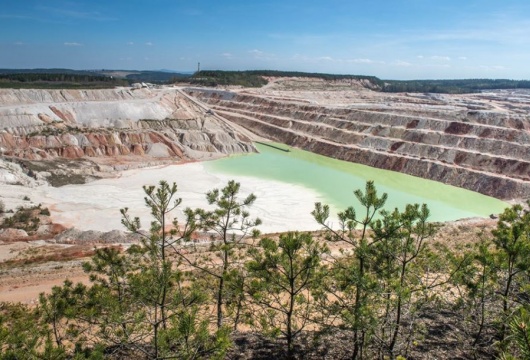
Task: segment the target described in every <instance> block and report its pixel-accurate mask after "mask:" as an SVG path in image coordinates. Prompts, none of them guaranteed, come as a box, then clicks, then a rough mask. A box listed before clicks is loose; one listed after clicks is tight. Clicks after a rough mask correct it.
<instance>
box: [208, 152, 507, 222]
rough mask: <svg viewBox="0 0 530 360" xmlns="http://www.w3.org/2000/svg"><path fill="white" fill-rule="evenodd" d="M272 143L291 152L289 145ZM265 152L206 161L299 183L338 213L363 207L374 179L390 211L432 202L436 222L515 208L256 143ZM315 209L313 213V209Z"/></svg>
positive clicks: (212, 167) (233, 171)
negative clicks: (361, 194) (361, 197)
mask: <svg viewBox="0 0 530 360" xmlns="http://www.w3.org/2000/svg"><path fill="white" fill-rule="evenodd" d="M271 145H274V146H278V147H281V148H283V149H288V146H287V145H283V144H275V143H271ZM256 147H257V149H258V150H259V151H260V153H259V154H250V155H237V156H231V157H228V158H223V159H219V160H215V161H210V162H205V163H204V164H205V166H206V168H207V170H208V171H211V172H219V173H223V174H227V175H242V176H251V177H256V178H261V179H270V180H275V181H281V182H285V183H290V184H296V185H300V186H303V187H306V188H308V189H311V190H313V191H315V192H317V193H318V194H320V195H321V196H322V197H323V198H324V199H326V200H325V201H323V202H325V203H327V204H329V205H330V206H331V207H332V209H333V210H334V211H337V210H344V209H345V208H347V207H348V206H354V207H355V208H356V209H359V207H358V204H357V202H356V198H355V195H354V194H353V191H354V190H356V189H363V190H364V187H365V184H366V181H367V180H373V181H374V183H375V185H376V187H377V190H378V192H379V193H383V192H386V193H388V200H387V203H386V205H385V208H386V209H389V210H391V209H394V208H396V207H397V208H399V209H404V207H405V205H406V204H413V203H418V204H423V203H425V204H427V205H428V207H429V209H430V210H431V217H430V219H431V221H450V220H457V219H462V218H467V217H476V216H481V217H485V216H488V215H489V214H496V213H500V212H502V211H503V209H504V208H506V207H508V206H509V205H508V204H507V203H505V202H503V201H501V200H498V199H495V198H492V197H489V196H485V195H482V194H479V193H476V192H473V191H469V190H464V189H461V188H457V187H454V186H449V185H444V184H442V183H439V182H436V181H431V180H425V179H421V178H417V177H414V176H410V175H405V174H401V173H397V172H393V171H387V170H381V169H376V168H372V167H369V166H365V165H359V164H354V163H350V162H346V161H340V160H336V159H332V158H328V157H325V156H321V155H317V154H313V153H311V152H308V151H303V150H299V149H295V148H290V151H289V152H285V151H281V150H278V149H276V148H273V147H271V146H267V145H262V144H256ZM309 211H310V210H309Z"/></svg>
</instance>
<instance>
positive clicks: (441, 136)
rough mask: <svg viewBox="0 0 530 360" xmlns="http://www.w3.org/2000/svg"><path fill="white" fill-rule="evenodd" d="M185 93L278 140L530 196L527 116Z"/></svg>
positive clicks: (506, 194)
mask: <svg viewBox="0 0 530 360" xmlns="http://www.w3.org/2000/svg"><path fill="white" fill-rule="evenodd" d="M188 93H189V94H190V95H191V96H194V97H196V98H197V99H199V100H201V101H202V102H204V103H206V104H208V105H209V106H211V108H212V109H213V110H214V111H215V112H216V113H217V114H219V115H221V116H222V117H224V118H226V119H228V120H230V121H232V122H234V123H236V124H238V125H241V126H243V127H245V128H246V129H248V130H250V131H252V132H254V133H256V134H257V135H260V136H263V137H266V138H269V139H271V140H274V141H278V142H282V143H286V144H288V145H291V146H295V147H298V148H301V149H304V150H308V151H312V152H315V153H318V154H322V155H326V156H330V157H333V158H336V159H340V160H346V161H350V162H355V163H360V164H364V165H369V166H373V167H377V168H381V169H386V170H393V171H399V172H402V173H405V174H409V175H413V176H418V177H422V178H426V179H430V180H435V181H440V182H443V183H445V184H449V185H454V186H458V187H462V188H465V189H469V190H473V191H477V192H480V193H482V194H485V195H489V196H493V197H496V198H499V199H503V200H509V199H515V198H517V199H520V198H528V197H530V162H529V161H528V160H529V159H530V146H529V145H530V131H529V127H530V124H529V122H528V119H526V118H524V117H521V118H517V117H513V116H512V117H504V118H503V117H502V116H500V115H499V114H496V113H487V112H483V113H481V112H480V111H470V112H469V113H467V114H466V113H465V112H463V111H455V112H453V114H458V117H456V118H454V117H451V116H449V115H448V114H447V113H440V110H439V109H434V110H432V111H429V110H424V111H423V112H422V116H412V115H408V114H403V113H392V112H389V111H375V110H373V109H371V110H359V109H347V108H331V107H325V106H317V105H307V104H300V103H289V102H286V101H281V100H271V99H268V98H265V97H261V96H253V95H249V94H242V95H239V94H236V93H230V92H227V91H223V92H216V91H201V90H197V89H193V90H188ZM426 115H428V116H426ZM435 116H436V117H435Z"/></svg>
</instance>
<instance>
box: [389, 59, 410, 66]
mask: <svg viewBox="0 0 530 360" xmlns="http://www.w3.org/2000/svg"><path fill="white" fill-rule="evenodd" d="M391 65H394V66H404V67H406V66H412V64H411V63H409V62H406V61H402V60H396V61H394V62H393V63H391Z"/></svg>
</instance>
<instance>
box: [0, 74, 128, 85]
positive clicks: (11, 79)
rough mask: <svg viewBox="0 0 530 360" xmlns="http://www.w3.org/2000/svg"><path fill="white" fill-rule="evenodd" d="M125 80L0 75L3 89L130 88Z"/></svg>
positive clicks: (81, 75) (88, 77) (66, 76)
mask: <svg viewBox="0 0 530 360" xmlns="http://www.w3.org/2000/svg"><path fill="white" fill-rule="evenodd" d="M128 85H129V83H128V82H127V81H126V80H124V79H116V78H113V77H110V76H101V75H89V74H67V73H13V74H0V87H3V88H43V89H47V88H59V89H63V88H66V89H69V88H97V89H99V88H112V87H115V86H128Z"/></svg>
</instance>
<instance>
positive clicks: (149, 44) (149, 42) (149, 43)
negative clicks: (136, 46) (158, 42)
mask: <svg viewBox="0 0 530 360" xmlns="http://www.w3.org/2000/svg"><path fill="white" fill-rule="evenodd" d="M145 45H146V46H153V43H152V42H151V41H148V42H146V43H145Z"/></svg>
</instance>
